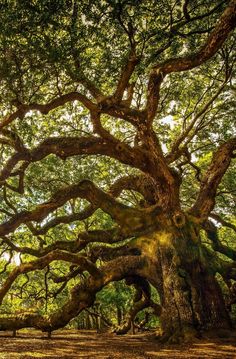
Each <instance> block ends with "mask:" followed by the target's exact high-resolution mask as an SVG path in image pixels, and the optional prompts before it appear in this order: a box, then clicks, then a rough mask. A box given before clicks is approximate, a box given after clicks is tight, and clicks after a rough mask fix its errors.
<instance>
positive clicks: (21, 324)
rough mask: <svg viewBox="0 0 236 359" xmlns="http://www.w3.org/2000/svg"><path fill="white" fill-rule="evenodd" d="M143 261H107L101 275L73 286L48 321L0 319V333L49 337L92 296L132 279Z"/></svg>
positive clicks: (37, 317) (131, 258) (42, 318)
mask: <svg viewBox="0 0 236 359" xmlns="http://www.w3.org/2000/svg"><path fill="white" fill-rule="evenodd" d="M144 263H145V259H144V258H143V257H141V256H127V257H125V258H117V259H114V260H113V261H110V262H109V263H107V264H106V265H105V266H103V267H101V268H100V272H101V275H99V276H98V277H93V276H90V277H89V278H88V279H87V280H86V283H85V282H81V284H78V285H77V286H75V287H74V288H73V289H72V291H71V295H70V299H69V300H68V301H67V302H66V304H65V305H64V306H62V308H61V309H60V310H59V311H57V312H55V313H53V314H52V315H50V316H49V317H46V316H41V315H38V314H36V315H30V314H29V315H26V316H24V315H22V317H18V318H16V317H15V316H9V317H3V318H0V330H14V329H15V330H17V329H21V328H27V327H34V328H37V329H40V330H42V331H45V332H49V333H51V332H52V331H53V330H56V329H59V328H62V327H64V326H65V325H66V324H67V323H68V322H69V321H70V320H71V319H72V318H74V317H75V316H77V315H78V314H79V313H80V312H81V311H82V310H83V309H85V308H87V307H90V306H91V305H92V304H93V303H94V300H95V295H96V293H97V292H98V291H100V290H101V289H102V288H103V287H104V286H105V285H107V284H108V283H110V282H111V281H117V280H121V279H123V278H124V277H126V276H127V275H136V274H138V275H139V274H140V273H141V272H142V267H143V266H144Z"/></svg>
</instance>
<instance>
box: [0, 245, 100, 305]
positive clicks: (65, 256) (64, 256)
mask: <svg viewBox="0 0 236 359" xmlns="http://www.w3.org/2000/svg"><path fill="white" fill-rule="evenodd" d="M55 260H62V261H65V262H69V263H74V264H76V265H77V266H79V267H80V268H81V269H82V270H83V271H85V270H86V271H88V272H89V273H90V274H91V275H92V276H94V277H99V276H101V272H100V270H99V269H98V268H97V267H96V266H95V264H93V263H92V262H90V261H89V260H88V259H87V258H86V257H84V256H81V255H76V254H73V253H69V252H65V251H61V250H59V249H56V250H55V251H52V252H50V253H49V254H47V255H46V256H44V257H40V258H39V259H36V260H35V261H32V262H28V263H24V264H21V265H19V266H18V267H16V268H15V269H13V271H12V272H11V273H10V274H9V275H8V277H7V279H6V281H5V282H4V283H3V284H2V286H1V289H0V304H1V303H2V300H3V298H4V296H5V295H6V294H7V292H8V290H9V289H10V288H11V286H12V283H13V282H14V281H15V280H16V279H17V277H18V276H19V275H21V274H25V273H29V272H32V271H35V270H37V269H43V268H45V267H46V266H48V264H50V263H51V262H53V261H55Z"/></svg>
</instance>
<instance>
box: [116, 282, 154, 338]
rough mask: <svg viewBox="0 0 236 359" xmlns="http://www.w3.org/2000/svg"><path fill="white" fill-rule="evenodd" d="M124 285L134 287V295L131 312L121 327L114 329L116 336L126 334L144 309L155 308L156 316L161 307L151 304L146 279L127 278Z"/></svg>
mask: <svg viewBox="0 0 236 359" xmlns="http://www.w3.org/2000/svg"><path fill="white" fill-rule="evenodd" d="M126 283H127V284H128V285H134V287H135V289H136V294H135V297H134V300H133V305H132V307H131V310H130V311H129V313H128V315H127V317H126V318H125V322H124V323H123V324H122V325H121V326H119V327H117V328H115V330H114V332H115V333H116V334H126V333H127V332H128V331H129V330H130V329H131V325H132V322H133V321H134V319H135V317H136V315H137V314H138V313H139V312H140V311H141V310H143V309H145V308H148V307H155V312H156V314H158V315H160V314H161V306H160V305H158V304H156V303H153V301H152V300H151V291H150V285H149V283H148V281H147V280H146V279H144V278H141V277H138V276H133V277H128V278H127V279H126Z"/></svg>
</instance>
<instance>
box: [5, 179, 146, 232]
mask: <svg viewBox="0 0 236 359" xmlns="http://www.w3.org/2000/svg"><path fill="white" fill-rule="evenodd" d="M78 197H80V198H84V199H87V200H88V201H90V202H91V203H92V204H94V205H95V206H97V207H100V208H101V209H102V210H103V211H104V212H106V213H108V214H110V216H111V217H112V218H113V219H114V220H115V221H117V222H118V223H122V225H123V226H124V228H125V227H129V226H130V227H131V226H132V225H133V229H134V230H135V228H136V230H137V229H140V228H141V227H142V226H143V220H144V221H145V212H142V211H140V210H137V209H134V208H130V207H128V206H125V205H124V204H121V203H119V202H117V201H116V200H115V199H114V198H113V197H112V196H111V195H109V194H107V193H105V192H103V191H102V190H100V189H99V188H98V187H96V186H95V185H94V184H93V182H91V181H89V180H83V181H81V182H79V183H78V184H76V185H71V186H68V187H65V188H63V189H60V190H58V191H57V192H56V193H55V194H54V195H53V196H52V197H51V199H50V200H49V201H48V202H45V203H42V204H40V205H38V206H37V207H36V208H35V209H34V210H32V211H24V212H20V213H18V214H16V215H14V216H12V218H11V219H10V220H8V221H7V222H5V223H2V224H1V225H0V236H4V235H6V234H8V233H10V232H13V231H14V230H15V229H16V228H17V227H18V226H19V225H20V224H23V223H27V222H31V221H36V222H40V221H42V220H43V219H44V218H46V217H47V215H48V214H49V213H51V212H53V211H54V210H56V209H57V208H59V207H61V206H62V205H64V204H65V203H66V202H67V201H68V200H69V199H73V198H78ZM142 217H144V219H142ZM129 222H130V224H129ZM131 223H132V225H131Z"/></svg>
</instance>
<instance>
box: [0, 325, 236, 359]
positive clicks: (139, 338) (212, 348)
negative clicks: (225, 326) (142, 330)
mask: <svg viewBox="0 0 236 359" xmlns="http://www.w3.org/2000/svg"><path fill="white" fill-rule="evenodd" d="M235 339H236V336H234V337H232V338H227V339H220V340H216V341H215V340H210V339H209V340H204V341H198V342H196V343H194V344H192V345H182V346H167V345H160V344H159V343H158V341H157V340H155V339H153V336H152V335H147V334H145V335H144V334H137V335H125V336H116V335H113V334H97V333H96V332H93V331H76V330H61V331H57V332H54V333H53V335H52V339H47V337H46V334H45V335H44V334H42V333H41V332H38V331H36V330H27V331H26V330H22V331H19V332H18V335H17V337H16V338H13V337H11V333H10V332H5V333H4V332H3V333H2V332H0V359H11V358H12V359H15V358H20V359H23V358H24V359H26V358H42V359H44V358H50V359H52V358H55V359H56V358H60V359H64V358H65V359H66V358H67V359H69V358H86V359H93V358H96V359H113V358H114V359H119V358H122V359H143V358H146V359H148V358H150V359H152V358H153V359H154V358H219V359H220V358H224V359H225V358H236V341H235Z"/></svg>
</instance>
